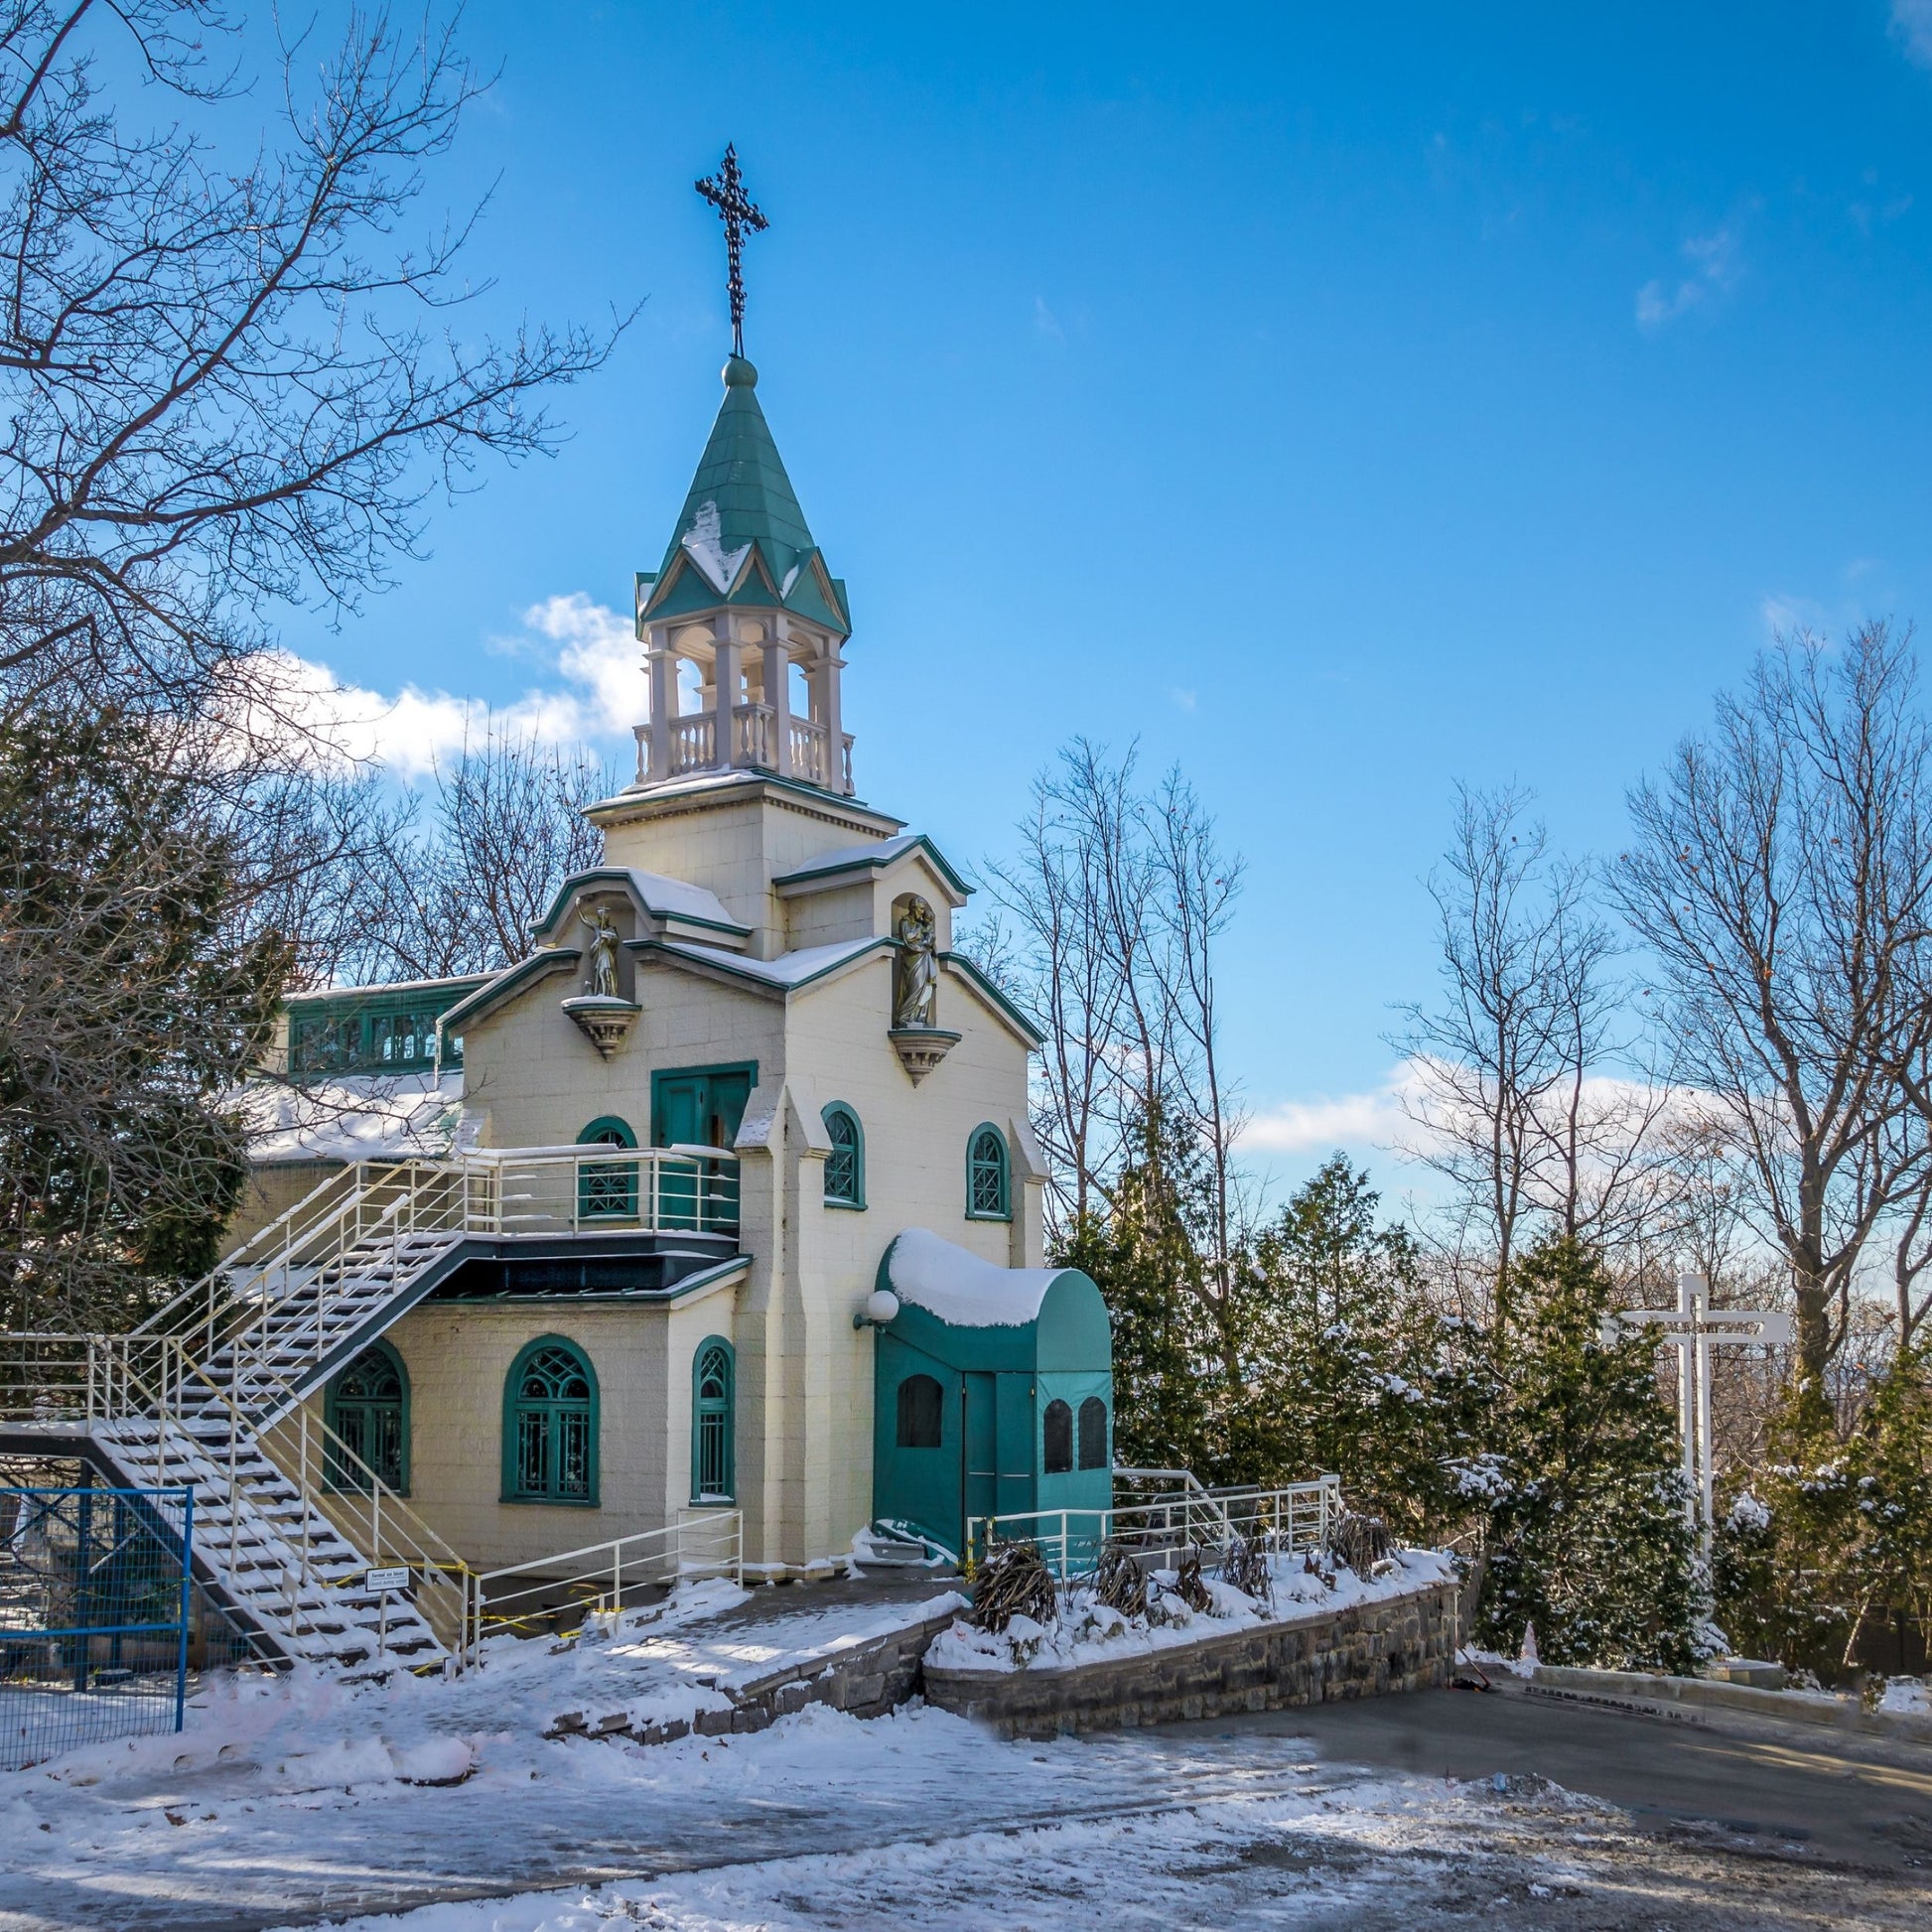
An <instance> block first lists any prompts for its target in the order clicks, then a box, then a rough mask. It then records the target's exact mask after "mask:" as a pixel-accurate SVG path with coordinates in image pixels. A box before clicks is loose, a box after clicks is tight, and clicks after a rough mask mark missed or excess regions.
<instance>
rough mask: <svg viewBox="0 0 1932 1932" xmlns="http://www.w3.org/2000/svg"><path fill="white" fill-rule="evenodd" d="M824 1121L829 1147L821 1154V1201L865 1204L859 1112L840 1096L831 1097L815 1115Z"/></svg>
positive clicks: (863, 1133)
mask: <svg viewBox="0 0 1932 1932" xmlns="http://www.w3.org/2000/svg"><path fill="white" fill-rule="evenodd" d="M819 1118H820V1119H821V1120H823V1121H824V1123H825V1136H826V1139H827V1140H829V1141H830V1142H831V1143H832V1151H831V1153H830V1154H828V1155H827V1156H826V1157H825V1205H826V1206H827V1207H859V1208H863V1207H864V1206H865V1204H866V1130H865V1129H864V1128H863V1127H862V1126H861V1125H860V1124H859V1116H858V1115H857V1114H856V1113H854V1112H853V1110H852V1109H851V1108H850V1107H848V1106H847V1105H846V1104H845V1102H844V1101H843V1100H835V1101H833V1102H832V1104H831V1105H830V1106H829V1107H827V1108H826V1109H825V1111H824V1112H823V1113H822V1114H821V1115H820V1116H819Z"/></svg>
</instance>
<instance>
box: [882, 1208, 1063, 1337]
mask: <svg viewBox="0 0 1932 1932" xmlns="http://www.w3.org/2000/svg"><path fill="white" fill-rule="evenodd" d="M1071 1272H1072V1271H1071V1270H1070V1269H1065V1268H1002V1267H1000V1266H999V1265H998V1264H997V1263H995V1262H991V1261H982V1260H981V1259H980V1258H979V1256H978V1255H976V1254H972V1253H970V1252H968V1250H966V1249H965V1248H961V1247H958V1246H956V1245H955V1244H954V1243H953V1242H950V1241H945V1240H942V1239H941V1238H940V1237H939V1236H938V1235H936V1234H933V1233H931V1232H929V1231H928V1230H927V1229H925V1228H907V1229H906V1230H905V1231H904V1233H902V1234H901V1235H899V1237H898V1238H897V1240H896V1241H895V1242H894V1243H893V1245H892V1247H891V1248H889V1249H888V1250H887V1252H886V1279H887V1280H888V1281H890V1282H891V1283H892V1285H893V1293H894V1294H895V1295H897V1297H898V1298H899V1300H900V1301H901V1302H910V1303H911V1304H912V1305H913V1307H914V1308H920V1309H924V1310H925V1311H926V1312H927V1313H928V1314H936V1315H937V1316H938V1317H939V1319H940V1320H941V1321H950V1322H951V1323H952V1324H953V1326H954V1327H955V1328H1021V1327H1024V1326H1025V1325H1026V1324H1027V1323H1028V1322H1029V1321H1036V1320H1038V1319H1039V1308H1040V1304H1041V1303H1042V1302H1044V1301H1045V1300H1046V1291H1047V1290H1048V1289H1049V1288H1051V1287H1052V1286H1053V1284H1054V1283H1055V1282H1056V1281H1058V1280H1059V1278H1060V1277H1061V1276H1062V1275H1065V1274H1069V1273H1071Z"/></svg>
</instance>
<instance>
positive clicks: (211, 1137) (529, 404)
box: [0, 0, 615, 1322]
mask: <svg viewBox="0 0 1932 1932" xmlns="http://www.w3.org/2000/svg"><path fill="white" fill-rule="evenodd" d="M249 45H250V44H249V43H247V42H245V40H244V39H243V37H242V33H241V29H240V27H239V25H238V24H235V23H232V22H230V20H229V19H228V18H227V17H226V16H225V15H224V14H223V13H222V12H221V11H220V10H219V8H218V6H217V5H216V4H214V0H116V4H114V5H112V6H90V5H88V4H87V3H86V0H0V397H4V409H3V410H0V414H3V415H4V419H5V428H4V431H0V788H4V789H5V791H6V793H7V796H6V800H5V803H6V808H7V813H8V816H7V819H6V821H5V822H6V829H7V834H8V836H7V839H6V840H5V841H0V846H3V847H4V853H0V874H4V875H5V876H4V878H0V981H4V982H5V985H4V988H0V991H3V992H4V998H0V1249H3V1250H4V1253H0V1272H3V1273H4V1282H3V1283H0V1286H3V1287H4V1290H5V1294H6V1297H7V1300H8V1305H9V1307H8V1315H9V1318H11V1319H16V1320H22V1319H39V1318H42V1316H43V1315H45V1314H46V1313H48V1312H49V1311H54V1312H56V1313H57V1314H59V1316H60V1318H63V1319H67V1320H80V1319H88V1320H99V1321H107V1322H112V1321H114V1320H116V1319H118V1318H120V1317H122V1316H124V1315H126V1314H128V1313H130V1312H132V1311H133V1310H134V1309H135V1308H136V1307H137V1306H138V1305H139V1301H140V1298H141V1296H142V1295H143V1294H144V1293H145V1292H146V1290H147V1289H148V1288H149V1287H151V1286H152V1284H153V1282H154V1280H155V1279H156V1278H157V1277H165V1276H168V1275H171V1274H177V1273H181V1272H196V1271H198V1270H199V1269H200V1268H201V1267H203V1266H205V1265H206V1264H207V1260H208V1259H209V1258H210V1255H211V1251H212V1243H213V1242H214V1240H215V1238H216V1236H217V1235H218V1232H219V1229H220V1226H221V1224H222V1223H223V1221H224V1220H225V1218H226V1216H227V1213H228V1211H229V1209H230V1207H231V1205H232V1202H233V1198H234V1190H235V1189H236V1188H237V1187H238V1186H239V1184H240V1178H241V1174H242V1163H241V1154H240V1128H239V1124H238V1123H237V1121H236V1120H235V1118H234V1116H233V1113H232V1111H231V1109H230V1107H229V1104H228V1103H229V1100H230V1098H231V1095H232V1090H233V1087H234V1084H235V1081H236V1080H237V1079H238V1078H239V1076H240V1075H241V1073H242V1072H243V1071H244V1070H245V1069H246V1068H247V1067H248V1066H249V1065H250V1064H251V1063H252V1062H253V1061H254V1059H255V1058H256V1057H257V1055H258V1054H259V1051H260V1049H261V1046H262V1043H263V1039H264V1037H265V1033H266V1029H267V1027H268V1025H269V1022H270V1018H271V1017H272V1014H273V1010H274V1007H275V1004H276V1002H277V1000H278V999H279V997H280V995H281V993H282V991H283V989H284V987H285V986H286V984H287V983H288V982H289V980H290V978H291V975H293V974H295V973H298V972H305V973H309V974H312V975H317V976H322V975H327V974H328V973H330V972H332V971H334V970H336V969H338V968H339V967H340V965H341V964H342V963H343V961H344V959H345V956H346V952H347V950H348V940H349V938H350V937H351V935H352V933H353V931H354V922H355V918H356V911H355V908H354V905H353V903H352V901H353V895H354V892H355V890H356V880H357V877H358V875H357V865H358V864H359V862H360V861H362V860H365V859H366V858H367V857H368V855H369V854H370V853H371V852H373V851H378V850H382V849H384V848H385V847H390V846H393V844H394V835H395V833H396V831H397V823H396V819H395V812H394V807H393V806H392V805H389V804H385V803H384V802H383V801H382V800H381V799H380V797H379V796H377V795H376V794H374V793H372V792H367V791H364V790H362V789H360V788H358V786H357V785H356V784H355V783H354V782H353V781H352V780H350V779H347V778H342V777H340V776H338V777H331V776H330V775H329V773H328V772H327V770H326V769H325V768H324V766H323V762H322V760H321V759H320V758H319V756H318V755H317V748H315V747H313V746H309V747H307V748H305V747H304V744H303V739H304V734H305V727H306V722H307V721H306V720H305V719H304V718H303V716H302V715H301V713H300V711H299V709H298V708H296V707H294V706H293V705H292V704H291V703H290V702H289V701H288V700H287V699H286V696H285V694H284V692H283V690H282V688H281V683H280V680H279V678H278V676H277V672H278V669H279V665H280V662H281V660H280V659H279V658H278V657H277V656H276V655H275V654H274V653H273V652H272V651H270V650H269V649H268V648H267V646H269V645H270V644H271V643H272V641H273V637H272V630H271V624H272V621H273V617H274V614H275V612H276V610H277V608H278V607H286V606H290V605H294V604H305V603H306V604H309V605H312V606H320V607H322V608H324V609H326V610H329V611H331V612H333V613H335V614H337V615H341V614H343V613H345V612H349V611H352V610H354V609H355V608H356V604H357V600H358V598H359V597H360V596H361V595H362V594H363V593H364V592H366V591H368V590H369V589H371V588H375V587H379V586H380V585H381V584H382V583H383V582H384V581H385V580H386V577H387V574H388V572H389V570H390V568H391V566H392V564H393V562H394V560H395V559H396V558H397V557H398V556H400V555H405V554H408V553H409V552H410V551H412V549H413V548H414V547H415V545H416V543H417V541H418V538H419V537H420V534H421V531H422V528H423V519H424V516H425V514H426V510H427V505H428V503H429V501H430V498H431V497H432V495H433V494H434V493H435V492H436V491H437V490H439V489H441V490H443V491H445V492H446V493H447V492H449V491H451V490H456V489H461V488H463V487H465V486H466V485H467V484H468V483H470V482H471V481H472V479H473V477H474V475H475V467H476V465H477V464H478V463H479V462H480V460H481V459H482V458H483V456H484V455H485V454H493V455H496V456H501V457H504V458H507V459H516V458H520V457H523V456H527V455H530V454H533V453H536V452H541V451H544V450H547V449H549V448H551V447H552V446H553V444H554V443H555V441H556V429H555V425H554V423H553V422H552V421H551V419H550V417H549V415H548V414H547V411H546V407H545V392H546V391H547V390H549V389H550V388H552V387H553V386H554V385H556V384H559V383H566V382H569V381H572V380H574V379H575V378H577V377H579V376H581V375H584V374H586V373H587V372H589V371H590V370H592V369H594V368H596V367H597V366H598V365H599V364H600V363H601V362H602V361H603V359H604V358H605V356H606V354H607V353H608V351H609V348H610V345H611V342H612V341H613V340H614V339H615V331H614V332H612V334H610V335H605V336H597V335H592V334H590V333H587V332H584V331H580V330H567V331H565V332H563V333H561V334H557V333H552V332H549V331H545V330H541V329H538V330H531V329H528V328H518V329H514V330H512V331H511V332H510V333H509V335H508V336H507V338H506V339H505V340H502V341H499V342H492V341H490V340H488V339H487V338H486V337H485V336H484V335H483V332H482V329H481V327H480V323H481V317H480V316H478V315H477V314H476V312H474V311H468V312H466V311H465V309H464V305H465V304H466V303H468V302H469V301H470V300H471V299H472V298H473V297H475V296H477V295H480V294H482V293H483V291H484V290H485V289H486V287H487V284H486V283H483V282H480V281H477V280H475V279H474V278H473V277H471V275H470V274H469V269H468V261H469V258H468V254H467V252H466V244H467V242H468V240H469V237H470V233H471V222H470V221H469V220H467V219H465V220H458V221H456V222H454V223H449V222H440V223H439V222H435V221H432V222H428V223H425V224H423V227H422V231H421V233H420V234H419V235H418V236H416V237H415V238H412V237H411V235H410V234H409V233H408V232H407V230H408V228H409V226H410V225H411V222H412V219H413V216H414V212H415V208H416V205H417V203H418V202H419V200H420V199H421V197H422V196H423V194H424V192H425V189H426V187H427V184H428V180H429V171H430V169H431V168H432V166H433V164H434V163H435V161H436V160H437V158H438V157H439V156H441V155H442V154H443V153H444V152H445V151H446V150H447V149H448V147H449V145H450V143H451V141H452V140H453V139H454V138H455V135H456V132H457V128H458V125H459V122H460V120H461V117H462V115H463V113H464V110H465V109H466V107H467V106H468V105H469V104H470V103H471V102H472V101H473V100H474V99H475V98H476V95H477V93H478V91H479V89H480V86H481V85H482V82H481V80H480V78H479V76H477V75H476V74H475V73H474V72H473V71H472V70H471V69H469V67H468V66H467V65H466V64H465V62H464V61H463V59H462V57H461V55H460V54H459V53H458V52H457V51H456V49H455V47H454V45H453V43H452V41H451V39H450V35H449V32H448V30H447V28H445V27H442V26H439V25H437V24H436V23H435V22H434V21H431V22H429V23H427V24H426V25H425V27H424V28H423V29H422V30H421V31H420V32H414V33H398V32H396V31H395V30H393V29H392V28H391V26H390V24H389V21H388V19H387V18H386V17H385V16H383V15H381V14H379V13H377V14H358V15H355V16H354V17H352V18H351V19H350V20H349V22H348V24H347V26H346V27H345V30H344V34H343V38H342V41H341V43H340V44H339V45H338V46H336V47H334V48H333V49H322V50H320V51H318V50H317V49H313V48H305V47H304V46H302V45H301V44H296V45H294V46H289V47H286V48H284V49H283V50H282V53H281V57H280V61H279V67H280V74H279V80H280V85H279V86H277V87H273V88H270V89H267V90H266V91H267V92H268V93H269V94H270V95H271V96H272V97H273V99H274V103H275V104H274V109H273V112H272V114H271V115H270V124H269V126H268V128H267V131H266V133H265V135H264V137H263V140H262V145H261V146H260V147H259V148H258V149H257V150H255V151H254V152H253V153H252V154H247V155H243V156H242V157H241V158H240V160H239V162H238V163H237V162H236V161H235V160H234V158H233V157H231V156H228V155H225V154H220V155H217V153H216V152H215V149H214V147H213V145H212V137H213V131H214V130H215V128H216V127H217V125H218V123H219V119H220V112H221V110H220V103H221V102H222V101H223V100H225V99H227V98H228V97H230V96H233V95H238V94H239V93H241V92H242V91H244V90H245V88H246V85H247V83H248V79H249V76H248V75H246V74H245V73H244V72H243V71H242V70H241V66H240V64H241V62H242V61H243V60H244V59H245V58H246V56H247V53H248V47H249ZM157 103H158V104H159V108H160V113H161V115H162V117H163V118H162V122H161V124H160V125H157V126H148V125H146V124H145V117H146V115H148V114H150V113H152V112H154V111H155V105H156V104H157ZM168 115H174V116H176V117H177V119H176V120H175V121H174V123H173V124H169V123H168V121H167V119H166V117H167V116H168ZM291 927H296V928H297V929H299V930H300V931H302V932H303V933H304V934H305V935H306V938H305V944H306V956H305V954H304V949H303V947H301V946H297V945H296V944H295V943H293V942H292V941H291V940H290V939H289V937H288V934H289V931H290V929H291Z"/></svg>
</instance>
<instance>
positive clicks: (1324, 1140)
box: [1241, 1060, 1421, 1154]
mask: <svg viewBox="0 0 1932 1932" xmlns="http://www.w3.org/2000/svg"><path fill="white" fill-rule="evenodd" d="M1420 1085H1421V1073H1420V1069H1419V1068H1418V1067H1417V1066H1416V1064H1415V1063H1414V1062H1413V1061H1410V1060H1403V1061H1401V1062H1399V1063H1398V1064H1397V1065H1395V1066H1394V1067H1392V1068H1390V1070H1389V1073H1388V1076H1387V1078H1386V1079H1384V1080H1383V1082H1382V1084H1381V1085H1380V1086H1377V1087H1372V1088H1370V1089H1369V1091H1367V1092H1366V1093H1344V1094H1338V1095H1324V1096H1323V1097H1321V1098H1320V1099H1315V1100H1283V1101H1278V1102H1277V1103H1276V1104H1275V1105H1274V1106H1272V1107H1266V1108H1263V1109H1262V1110H1261V1111H1260V1112H1258V1113H1257V1114H1255V1115H1254V1116H1253V1118H1252V1119H1250V1121H1249V1122H1248V1125H1247V1127H1246V1128H1245V1130H1244V1131H1243V1133H1242V1136H1241V1141H1242V1146H1243V1147H1244V1148H1246V1149H1250V1150H1256V1151H1260V1152H1263V1153H1267V1154H1317V1153H1325V1152H1326V1151H1327V1150H1328V1149H1330V1148H1337V1147H1340V1148H1371V1147H1374V1148H1392V1147H1400V1146H1404V1145H1406V1142H1407V1138H1408V1137H1409V1136H1411V1135H1413V1133H1414V1132H1415V1126H1414V1123H1413V1122H1412V1121H1411V1120H1410V1118H1409V1116H1408V1114H1407V1112H1406V1111H1405V1110H1404V1105H1403V1102H1404V1098H1405V1096H1406V1095H1412V1094H1414V1093H1416V1092H1417V1091H1418V1090H1419V1088H1420Z"/></svg>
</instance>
